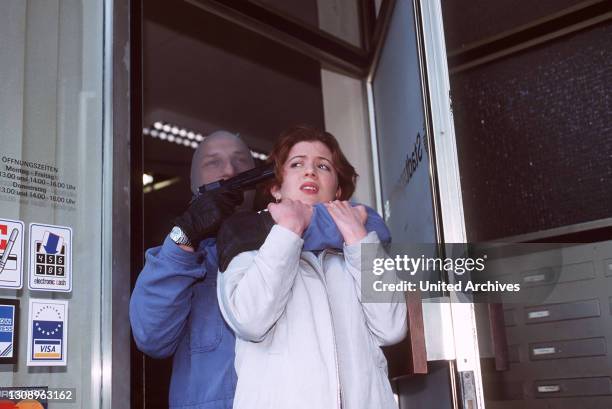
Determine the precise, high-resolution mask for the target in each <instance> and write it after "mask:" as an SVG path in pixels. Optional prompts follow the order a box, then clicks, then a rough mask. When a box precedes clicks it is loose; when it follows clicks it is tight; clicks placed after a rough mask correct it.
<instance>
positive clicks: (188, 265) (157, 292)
mask: <svg viewBox="0 0 612 409" xmlns="http://www.w3.org/2000/svg"><path fill="white" fill-rule="evenodd" d="M204 258H205V257H204V254H203V252H202V251H201V250H200V251H197V252H193V253H190V252H187V251H184V250H182V249H181V248H180V247H178V246H177V245H176V244H175V243H174V242H173V241H172V240H170V239H169V238H166V240H165V241H164V243H163V245H162V246H160V247H155V248H152V249H149V250H148V251H147V253H146V261H145V266H144V268H143V270H142V271H141V272H140V275H139V276H138V279H137V280H136V285H135V287H134V291H133V292H132V297H131V299H130V324H131V326H132V333H133V335H134V340H135V341H136V345H137V346H138V349H140V350H141V351H142V352H144V353H145V354H147V355H150V356H152V357H154V358H166V357H169V356H171V355H172V354H174V352H175V350H176V347H177V345H178V341H179V339H180V338H181V334H182V332H183V330H184V328H185V326H186V325H187V320H188V317H189V312H190V311H191V298H192V287H193V285H194V284H195V283H196V282H197V281H199V280H202V279H203V278H204V276H205V274H206V269H205V264H204Z"/></svg>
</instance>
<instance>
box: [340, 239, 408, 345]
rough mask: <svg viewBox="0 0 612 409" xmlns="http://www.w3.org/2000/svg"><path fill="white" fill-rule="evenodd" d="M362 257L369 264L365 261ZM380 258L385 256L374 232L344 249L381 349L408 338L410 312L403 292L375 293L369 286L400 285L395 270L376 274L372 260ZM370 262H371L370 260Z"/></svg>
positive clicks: (347, 262) (368, 322)
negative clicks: (374, 284)
mask: <svg viewBox="0 0 612 409" xmlns="http://www.w3.org/2000/svg"><path fill="white" fill-rule="evenodd" d="M364 246H369V247H368V249H367V251H365V252H362V250H363V249H364ZM362 254H363V255H364V258H368V260H362ZM380 255H383V256H384V252H383V250H382V246H381V243H380V240H379V239H378V235H377V234H376V232H374V231H372V232H370V233H368V234H367V235H366V236H365V237H364V238H363V239H362V240H361V241H359V242H357V243H354V244H352V245H346V244H345V245H344V260H345V263H346V268H347V270H348V271H349V273H350V275H351V276H352V277H353V282H354V284H355V291H356V293H357V298H358V299H359V301H360V303H361V306H362V308H363V312H364V315H365V319H366V323H367V325H368V327H369V329H370V332H371V333H372V335H373V336H374V337H375V339H376V340H377V341H378V343H379V345H381V346H384V345H393V344H397V343H398V342H400V341H401V340H403V339H404V337H405V336H406V331H407V308H406V298H405V293H404V292H402V291H393V292H391V291H385V292H380V293H376V292H375V291H374V290H373V289H372V288H371V287H370V286H369V284H370V283H372V282H373V281H374V280H380V281H382V282H384V283H396V282H398V281H399V280H398V277H397V275H396V272H395V270H387V271H385V272H384V273H383V274H382V275H380V276H375V275H374V274H373V272H372V270H373V269H372V266H373V264H372V261H373V258H374V257H378V256H380ZM370 258H371V259H372V260H369V259H370ZM362 263H363V264H362ZM366 283H367V284H366ZM363 285H368V287H367V288H364V287H363Z"/></svg>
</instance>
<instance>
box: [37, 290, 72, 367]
mask: <svg viewBox="0 0 612 409" xmlns="http://www.w3.org/2000/svg"><path fill="white" fill-rule="evenodd" d="M67 326H68V301H65V300H35V299H30V313H29V319H28V366H56V365H66V351H67V348H68V345H67V336H66V335H67V333H68V328H67Z"/></svg>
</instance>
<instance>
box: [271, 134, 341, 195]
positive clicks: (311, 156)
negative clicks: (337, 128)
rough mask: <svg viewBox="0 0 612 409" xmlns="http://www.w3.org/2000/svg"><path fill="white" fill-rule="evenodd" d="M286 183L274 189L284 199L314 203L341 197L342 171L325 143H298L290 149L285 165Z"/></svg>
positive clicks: (273, 191)
mask: <svg viewBox="0 0 612 409" xmlns="http://www.w3.org/2000/svg"><path fill="white" fill-rule="evenodd" d="M282 169H283V184H282V185H281V186H280V188H279V187H277V186H275V187H273V188H272V194H273V195H274V196H277V195H279V194H280V197H281V199H284V198H288V199H291V200H300V201H302V202H304V203H307V204H311V205H314V204H316V203H319V202H329V201H330V200H334V199H336V198H338V197H339V196H340V189H339V187H338V174H337V172H336V169H335V168H334V165H333V162H332V153H331V151H330V150H329V148H328V147H327V145H325V144H324V143H322V142H319V141H312V142H298V143H296V144H295V145H293V147H292V148H291V150H290V151H289V155H288V156H287V161H286V162H285V164H284V165H283V168H282Z"/></svg>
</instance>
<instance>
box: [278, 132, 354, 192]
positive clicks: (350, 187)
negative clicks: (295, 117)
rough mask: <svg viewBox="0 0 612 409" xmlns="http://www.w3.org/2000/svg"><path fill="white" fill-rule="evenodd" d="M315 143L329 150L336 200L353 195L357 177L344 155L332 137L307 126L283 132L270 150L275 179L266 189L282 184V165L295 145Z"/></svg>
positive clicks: (327, 133)
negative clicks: (335, 176) (336, 177)
mask: <svg viewBox="0 0 612 409" xmlns="http://www.w3.org/2000/svg"><path fill="white" fill-rule="evenodd" d="M315 141H319V142H321V143H323V144H324V145H325V146H327V148H328V149H329V150H330V152H331V154H332V162H333V163H332V164H333V166H334V168H335V169H336V173H337V174H338V187H339V188H340V197H339V198H338V199H339V200H348V199H349V198H350V197H351V196H352V195H353V192H355V182H356V181H357V176H358V175H357V172H355V168H354V167H353V165H351V163H350V162H349V161H348V160H347V159H346V156H344V153H342V150H341V149H340V145H339V144H338V141H337V140H336V138H335V137H334V135H332V134H330V133H329V132H325V131H321V130H320V129H317V128H314V127H311V126H307V125H298V126H293V127H291V128H289V129H287V130H285V131H284V132H283V133H281V135H280V137H279V139H278V140H277V141H276V143H275V144H274V148H272V152H270V156H269V157H268V163H274V173H275V176H276V178H275V180H274V181H272V182H271V183H270V185H268V187H269V188H272V186H280V185H281V184H282V183H283V165H284V164H285V162H286V161H287V157H288V156H289V151H290V150H291V148H293V146H294V145H295V144H296V143H299V142H315Z"/></svg>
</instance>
